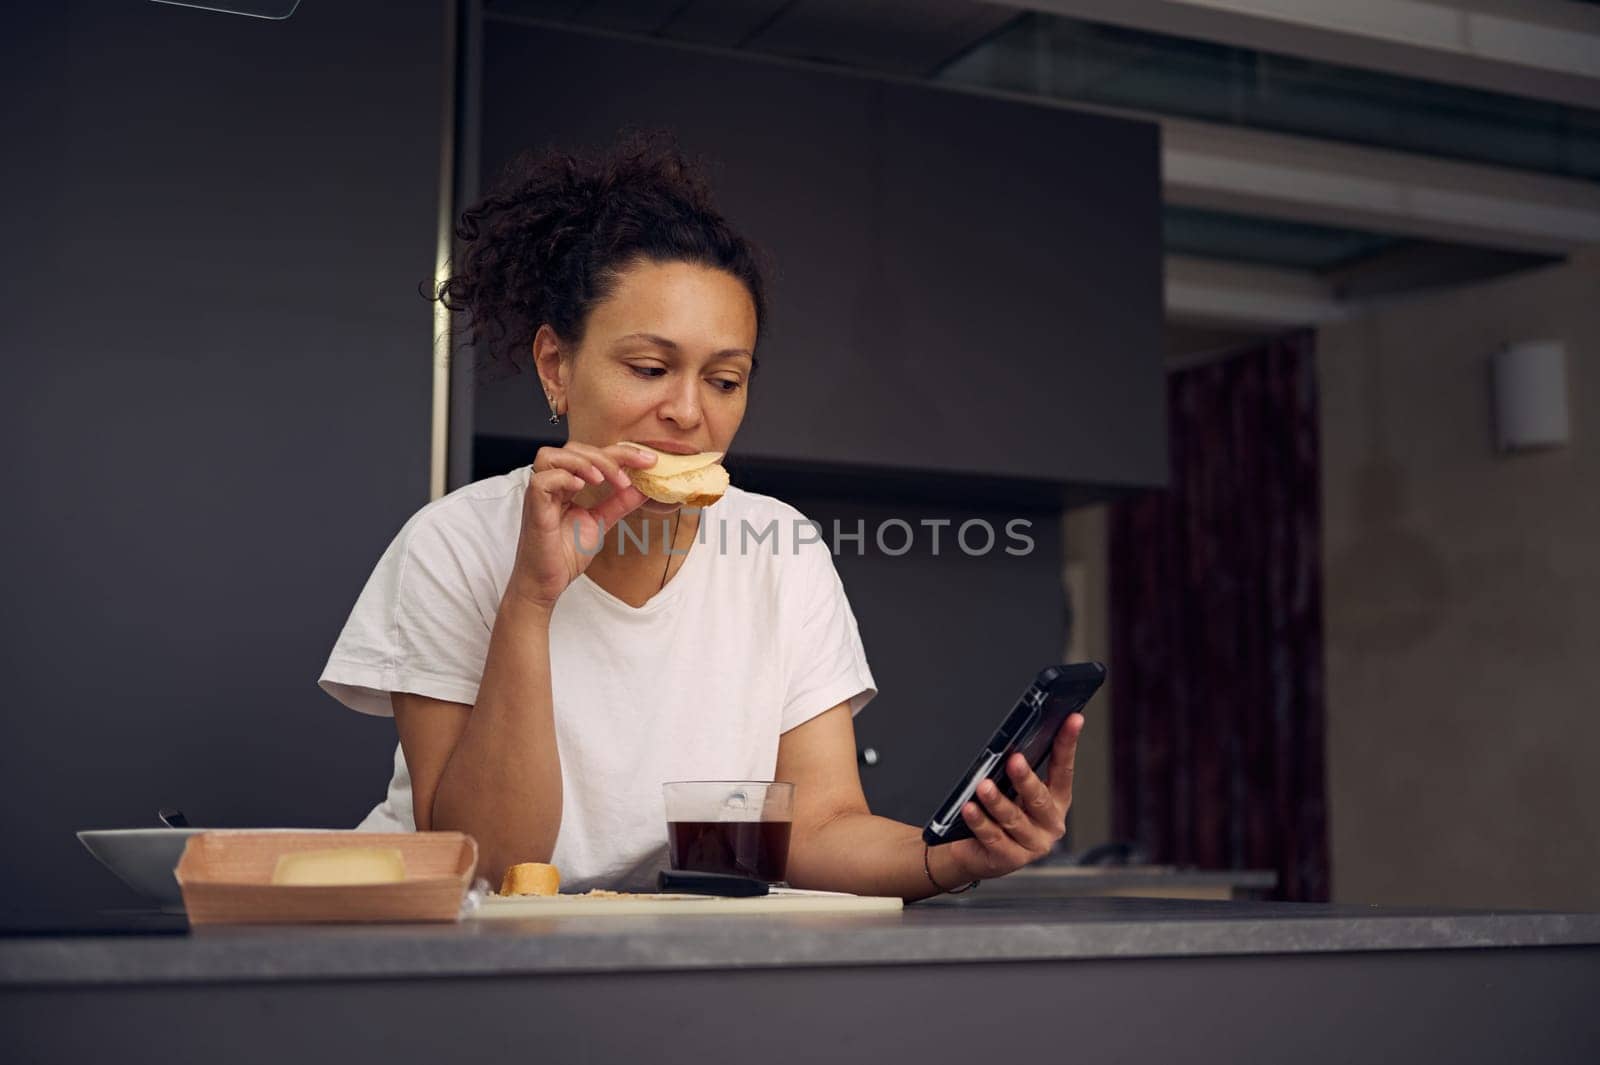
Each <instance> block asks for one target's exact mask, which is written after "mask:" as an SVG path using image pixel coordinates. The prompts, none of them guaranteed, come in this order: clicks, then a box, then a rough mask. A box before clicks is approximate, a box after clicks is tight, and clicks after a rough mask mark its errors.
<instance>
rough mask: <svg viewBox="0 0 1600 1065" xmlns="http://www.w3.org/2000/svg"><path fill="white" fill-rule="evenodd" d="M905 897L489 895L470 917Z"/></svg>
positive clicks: (879, 902)
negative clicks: (731, 897)
mask: <svg viewBox="0 0 1600 1065" xmlns="http://www.w3.org/2000/svg"><path fill="white" fill-rule="evenodd" d="M903 907H904V903H903V902H902V901H901V900H900V899H897V898H889V897H883V896H876V895H845V894H840V893H838V892H833V891H800V890H796V889H793V888H774V889H773V891H772V893H771V894H769V895H762V896H758V897H756V898H750V899H728V898H722V897H720V896H717V895H675V894H666V893H662V894H659V895H510V896H501V895H489V896H486V897H485V898H484V899H483V902H482V904H481V905H479V907H478V908H477V909H476V910H474V911H473V912H472V913H470V914H468V915H467V916H468V917H469V918H478V919H492V918H497V917H639V916H657V915H662V914H679V913H687V914H700V915H702V916H716V917H725V916H728V915H731V914H750V915H763V914H774V913H898V912H899V911H900V910H901V909H902V908H903Z"/></svg>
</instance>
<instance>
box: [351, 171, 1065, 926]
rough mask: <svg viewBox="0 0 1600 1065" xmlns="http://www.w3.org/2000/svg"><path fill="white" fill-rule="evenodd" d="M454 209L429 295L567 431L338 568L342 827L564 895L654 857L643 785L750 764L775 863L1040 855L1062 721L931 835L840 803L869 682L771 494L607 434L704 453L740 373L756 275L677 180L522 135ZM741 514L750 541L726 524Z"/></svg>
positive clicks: (719, 439) (876, 866) (848, 620)
mask: <svg viewBox="0 0 1600 1065" xmlns="http://www.w3.org/2000/svg"><path fill="white" fill-rule="evenodd" d="M458 233H459V236H460V237H461V239H462V240H463V241H465V242H466V252H465V255H464V257H463V259H462V260H461V261H460V262H459V263H458V271H457V272H456V273H455V274H454V276H452V277H451V278H450V279H449V280H448V281H447V282H446V283H445V284H444V285H443V286H442V289H441V291H440V293H439V296H440V298H441V299H443V300H444V301H445V303H446V304H447V305H448V306H450V307H451V308H452V309H453V310H460V311H465V312H467V313H468V314H469V315H470V323H471V327H472V330H473V336H474V339H475V340H476V342H477V345H478V350H479V351H480V352H490V353H506V354H509V355H510V356H512V357H523V358H526V357H531V360H532V364H533V367H534V368H535V369H536V370H537V373H538V378H539V382H540V385H541V387H542V388H543V391H544V398H545V401H546V402H547V403H548V405H549V408H550V411H551V420H552V421H557V420H558V419H559V418H562V417H565V419H566V421H567V442H566V443H565V444H564V445H562V446H560V447H546V448H542V449H540V451H539V453H538V455H537V457H536V458H535V460H534V463H533V465H532V467H531V468H524V469H520V470H517V471H516V472H514V473H510V474H506V475H504V476H501V477H491V478H489V479H487V480H483V481H478V482H476V483H474V484H470V485H467V486H466V487H464V488H461V489H459V490H457V491H455V492H452V493H451V494H450V495H448V496H446V497H445V498H443V499H440V500H437V501H435V502H433V503H431V504H429V505H428V506H426V507H424V508H423V509H422V510H421V511H419V512H418V513H417V514H416V515H415V516H414V517H413V518H412V519H411V520H410V521H409V522H407V523H406V525H405V527H404V528H403V529H402V530H401V531H400V534H399V535H398V536H397V537H396V539H395V541H394V542H393V544H391V545H390V547H389V549H388V551H387V552H386V553H385V554H384V556H383V558H382V560H381V561H380V562H379V563H378V567H377V570H376V572H375V573H374V574H373V576H372V578H371V579H370V580H369V582H368V584H367V586H366V588H365V590H364V591H363V592H362V594H361V597H360V599H359V600H358V602H357V604H356V606H355V609H354V611H353V612H352V614H351V617H350V620H349V622H348V623H347V624H346V626H345V629H344V631H343V633H342V634H341V635H340V637H339V640H338V642H337V644H336V645H335V647H334V650H333V653H332V655H331V657H330V659H329V662H328V666H327V669H326V670H325V671H324V672H323V675H322V678H321V683H322V686H323V687H324V688H325V689H326V690H327V691H328V692H330V693H331V694H332V695H334V696H335V697H336V698H338V699H339V700H341V701H342V702H344V703H345V704H346V705H348V706H350V707H352V708H354V709H356V710H360V711H364V712H366V713H372V714H382V715H387V714H390V713H392V714H393V716H394V719H395V725H396V728H397V730H398V732H399V735H400V746H399V750H398V751H397V752H396V755H395V773H394V778H393V781H392V782H391V784H390V788H389V794H388V798H387V800H386V801H385V802H384V803H382V804H381V805H380V806H379V807H378V808H377V809H375V810H374V811H373V812H372V814H371V815H370V816H369V817H368V818H367V819H366V820H365V821H364V822H363V823H362V826H361V827H362V828H369V829H380V830H381V829H388V830H411V829H420V830H427V829H456V830H460V831H463V832H468V833H471V834H472V835H473V836H475V837H476V838H477V840H478V844H479V848H480V851H479V855H480V865H479V869H480V872H481V873H482V874H483V875H485V876H487V877H489V878H490V879H491V880H492V881H498V878H499V876H500V873H501V872H502V871H503V870H504V869H505V868H506V867H507V866H508V865H511V864H514V863H517V862H525V861H544V862H554V864H556V865H557V866H558V867H560V869H561V870H562V873H563V877H564V880H565V886H570V887H571V888H573V889H576V890H579V891H582V890H585V889H587V888H590V887H600V886H604V887H610V888H624V889H626V888H635V889H637V888H643V887H648V886H651V885H652V884H653V880H654V876H655V872H656V870H657V869H659V868H661V867H662V866H664V865H665V864H666V858H665V813H664V808H663V803H662V795H661V784H662V783H663V782H664V781H668V780H685V779H724V780H726V779H756V780H761V779H776V780H787V781H792V782H793V783H794V784H795V809H794V824H793V828H792V833H791V840H790V851H789V864H788V880H789V882H790V883H791V884H794V885H795V886H797V887H816V888H825V889H832V890H838V891H850V892H856V893H859V894H872V895H898V896H901V897H903V898H905V899H908V900H912V899H918V898H924V897H927V896H929V895H933V894H937V893H939V892H941V891H948V890H952V889H956V888H958V887H960V886H961V885H964V884H968V883H971V882H975V881H977V880H981V879H983V878H986V877H994V876H999V875H1001V874H1004V873H1008V872H1011V871H1012V870H1014V869H1017V868H1019V867H1021V866H1022V865H1025V864H1026V863H1028V862H1030V861H1033V860H1034V859H1036V858H1038V857H1040V856H1042V855H1044V854H1046V853H1048V852H1049V850H1050V849H1051V848H1052V846H1053V845H1054V844H1055V842H1056V840H1058V839H1059V838H1060V837H1061V835H1062V831H1063V825H1064V819H1065V816H1066V811H1067V808H1068V806H1069V805H1070V803H1071V785H1072V763H1073V756H1074V753H1075V751H1076V746H1077V735H1078V733H1079V731H1080V730H1081V729H1082V724H1083V719H1082V717H1081V716H1077V715H1075V716H1074V717H1073V718H1072V719H1071V720H1069V723H1068V725H1067V727H1066V728H1064V729H1063V730H1062V732H1061V734H1060V738H1059V740H1058V742H1057V748H1056V750H1055V751H1054V753H1053V764H1054V765H1057V766H1060V767H1062V772H1060V773H1059V774H1055V773H1053V774H1052V776H1054V777H1055V778H1056V779H1053V780H1052V781H1050V782H1049V783H1048V784H1046V783H1045V782H1044V781H1041V780H1040V779H1039V778H1038V777H1037V776H1036V775H1035V774H1034V773H1033V772H1032V770H1031V769H1030V768H1029V767H1028V765H1027V762H1026V759H1024V758H1023V757H1022V756H1021V755H1020V754H1019V755H1015V756H1014V757H1013V762H1014V764H1012V765H1010V766H1008V770H1009V772H1010V773H1011V776H1012V779H1013V780H1014V781H1015V783H1016V785H1017V788H1018V800H1017V802H1016V803H1013V802H1011V801H1009V800H1007V799H1006V798H1004V797H1003V796H1002V795H1000V794H999V793H998V790H997V789H995V788H994V787H993V785H992V784H988V783H985V784H984V786H983V787H982V788H981V789H980V792H979V795H978V800H979V801H978V802H973V803H968V804H967V807H966V810H965V816H966V818H967V821H968V823H969V824H970V825H971V826H972V829H973V832H974V834H975V835H974V838H972V839H968V840H962V841H960V842H957V843H953V844H948V845H945V846H940V847H936V848H933V849H931V850H930V849H929V848H927V847H926V846H925V845H924V844H923V843H922V840H921V837H920V831H919V830H918V829H917V828H916V827H913V826H911V825H906V824H901V823H898V822H895V821H891V820H888V819H886V818H882V817H876V816H874V815H872V814H871V813H870V812H869V811H868V809H867V803H866V800H865V798H864V796H863V795H862V791H861V783H860V779H859V777H858V775H857V772H856V760H855V753H856V746H855V736H854V728H853V725H852V715H853V714H855V713H858V712H859V711H860V710H861V708H862V707H863V706H865V705H866V703H867V702H868V700H870V699H871V698H872V696H873V695H874V694H875V693H876V690H875V688H874V686H873V679H872V675H871V673H870V672H869V670H868V668H867V663H866V656H865V653H864V652H863V650H862V647H861V640H860V637H859V635H858V634H857V630H856V622H855V617H854V615H853V614H852V613H851V610H850V606H849V603H848V602H847V600H846V599H845V595H844V589H843V587H842V586H841V584H840V582H839V578H838V576H837V574H836V573H835V571H834V567H833V560H832V557H831V556H830V555H829V553H828V550H827V548H826V547H825V546H824V545H823V544H822V543H820V542H817V541H816V538H815V537H807V536H803V535H800V534H799V533H798V531H797V530H796V529H795V523H796V521H800V520H803V519H801V518H800V515H799V514H798V512H796V511H795V510H794V509H793V508H791V507H789V506H787V505H785V504H783V503H781V502H779V501H778V500H775V499H772V498H769V497H767V496H762V495H756V494H753V493H749V492H743V491H741V490H739V489H738V488H737V487H732V488H730V489H729V490H728V492H727V494H726V495H724V496H723V497H722V498H721V499H720V500H718V501H717V502H716V503H714V504H712V505H711V506H709V507H707V508H705V509H704V510H702V511H696V510H692V509H688V508H682V507H677V506H672V505H665V504H660V503H657V502H654V501H651V500H647V499H646V498H645V497H644V496H643V495H642V494H641V493H640V492H639V491H638V490H637V489H636V488H634V487H633V485H632V483H631V481H630V480H629V478H628V476H627V473H626V470H628V469H630V468H633V469H643V468H647V467H649V466H650V465H652V464H654V462H655V461H656V460H655V458H654V456H653V455H651V454H649V453H647V452H644V451H641V450H638V449H635V448H630V447H628V446H626V445H625V444H623V443H621V441H636V442H639V443H643V444H647V445H649V446H650V447H653V448H655V449H657V450H660V451H666V452H681V453H686V454H687V453H694V452H702V451H721V452H727V451H729V450H731V448H732V446H733V441H734V437H735V436H736V434H737V433H738V431H739V426H740V423H741V422H742V421H743V418H744V413H745V403H746V398H747V396H748V395H749V389H750V387H751V383H752V379H753V377H754V376H755V370H756V344H757V339H758V337H759V336H760V335H761V332H762V326H763V325H764V324H765V315H766V300H765V282H764V280H763V276H762V271H761V269H760V267H759V266H758V262H757V257H756V254H755V252H754V250H753V249H752V248H751V246H750V245H749V244H748V243H747V242H746V241H745V240H744V239H743V238H742V237H740V236H739V235H738V234H737V233H735V232H734V231H733V230H732V229H731V228H730V227H729V225H728V223H727V222H726V221H725V220H724V219H723V218H722V217H721V216H720V215H719V214H718V213H717V212H716V210H715V208H714V207H713V205H712V202H711V197H710V194H709V192H708V190H707V187H706V184H705V181H704V179H703V178H702V177H701V176H700V175H699V174H698V173H697V172H696V171H695V170H694V169H692V168H691V167H690V166H689V165H688V164H687V163H686V162H685V161H684V160H683V158H682V157H681V156H680V155H679V154H678V153H677V151H676V150H675V149H673V148H672V147H671V146H670V145H668V146H661V145H658V144H656V143H654V142H652V141H650V140H641V141H634V142H631V143H629V144H627V145H625V146H623V147H622V148H621V149H619V150H617V151H614V152H613V153H612V154H611V155H609V156H608V157H605V158H600V159H595V160H583V159H578V158H574V157H570V156H565V155H561V154H554V153H551V154H545V155H543V156H524V157H523V158H522V159H520V160H519V161H518V162H517V163H516V164H514V165H513V167H512V168H511V169H510V170H509V171H508V172H507V174H506V176H505V177H504V178H503V179H502V182H501V184H500V185H499V186H498V187H497V188H496V190H495V191H494V192H493V193H492V194H491V195H490V196H488V197H487V198H486V199H485V200H484V201H483V202H482V203H480V204H479V205H477V206H476V207H474V208H473V209H471V210H469V211H467V212H466V213H465V215H464V216H463V218H462V221H461V225H460V227H459V231H458ZM745 523H748V524H749V526H750V527H751V528H752V529H755V530H758V531H760V530H765V529H766V528H767V527H769V526H775V527H776V530H777V537H778V539H777V541H772V540H770V539H769V540H767V541H758V543H757V545H756V547H755V548H754V549H753V550H752V549H750V547H749V546H748V543H747V542H746V543H745V544H740V543H739V542H738V537H739V534H740V532H741V531H742V529H743V528H744V525H745ZM619 526H625V527H626V528H619ZM713 530H714V531H713ZM730 532H731V535H729V533H730ZM623 533H632V534H633V535H631V536H629V535H623ZM652 533H653V536H652ZM708 533H710V535H708Z"/></svg>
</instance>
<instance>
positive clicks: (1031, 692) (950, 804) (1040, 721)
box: [922, 662, 1106, 847]
mask: <svg viewBox="0 0 1600 1065" xmlns="http://www.w3.org/2000/svg"><path fill="white" fill-rule="evenodd" d="M1105 679H1106V667H1105V666H1103V665H1101V664H1100V663H1099V662H1079V663H1076V664H1073V665H1065V666H1051V667H1050V668H1048V669H1045V670H1043V671H1041V672H1040V673H1039V675H1038V676H1037V677H1035V678H1034V679H1033V683H1032V684H1030V685H1028V690H1027V691H1025V692H1023V693H1022V697H1021V698H1020V699H1018V700H1017V705H1016V706H1014V707H1013V708H1012V710H1011V712H1010V713H1009V714H1007V715H1006V719H1005V720H1004V721H1002V722H1001V723H1000V727H999V728H997V729H995V732H994V736H993V737H991V738H990V740H989V742H988V743H986V744H984V745H983V752H982V753H981V754H979V755H978V757H977V759H976V760H975V761H974V762H973V763H972V768H971V769H968V770H967V771H966V772H965V773H964V774H962V776H961V779H960V780H959V781H958V782H957V783H956V786H955V787H954V788H953V789H952V790H951V792H950V794H949V795H948V796H946V797H945V800H944V802H942V803H940V804H939V808H938V809H937V810H935V811H934V812H933V816H932V817H930V818H928V823H927V825H926V826H925V827H924V828H923V830H922V839H923V842H925V843H927V844H928V845H929V846H933V847H937V846H938V845H939V844H941V843H954V842H955V841H956V840H958V839H970V838H971V837H972V829H971V828H969V827H967V822H966V820H965V819H964V818H963V817H962V816H961V807H963V806H965V805H966V803H967V801H968V800H969V799H972V798H973V796H975V795H976V794H977V791H978V784H979V783H980V782H982V781H983V779H984V778H985V777H987V778H988V779H990V780H992V781H994V782H995V784H996V785H997V786H999V788H1000V793H1001V794H1002V795H1004V796H1005V797H1006V798H1008V799H1015V798H1016V797H1017V789H1016V787H1015V786H1014V785H1013V784H1012V783H1011V777H1010V776H1008V775H1007V774H1006V762H1007V761H1008V760H1009V759H1010V758H1011V753H1012V752H1013V751H1021V752H1022V753H1023V754H1024V755H1026V756H1027V759H1028V764H1029V765H1031V766H1032V767H1033V771H1034V772H1035V773H1040V775H1043V774H1042V772H1041V769H1042V767H1043V766H1044V764H1045V763H1046V762H1047V761H1049V760H1050V747H1051V745H1052V744H1053V743H1055V739H1056V733H1057V732H1060V731H1061V726H1062V725H1065V724H1066V723H1067V718H1069V717H1071V716H1072V715H1073V714H1075V713H1081V712H1082V711H1083V708H1084V706H1085V705H1086V704H1087V703H1088V702H1089V699H1090V698H1091V697H1092V696H1093V695H1094V693H1095V692H1097V691H1099V690H1100V685H1101V684H1102V683H1104V681H1105ZM980 805H981V804H980Z"/></svg>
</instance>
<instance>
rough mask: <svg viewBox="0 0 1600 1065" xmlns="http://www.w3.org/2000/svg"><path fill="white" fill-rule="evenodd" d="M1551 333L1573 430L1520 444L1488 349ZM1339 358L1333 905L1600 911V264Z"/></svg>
mask: <svg viewBox="0 0 1600 1065" xmlns="http://www.w3.org/2000/svg"><path fill="white" fill-rule="evenodd" d="M1541 338H1554V339H1560V340H1564V341H1565V342H1566V344H1567V359H1568V388H1569V393H1568V394H1569V402H1570V407H1571V416H1572V424H1573V438H1572V443H1571V445H1570V446H1568V447H1566V448H1563V449H1560V450H1553V451H1547V452H1541V453H1532V454H1519V455H1512V456H1500V455H1497V454H1495V453H1494V451H1493V446H1492V435H1491V426H1490V421H1489V378H1488V369H1487V363H1486V360H1487V359H1488V358H1489V356H1490V354H1491V353H1492V352H1494V351H1495V350H1496V349H1497V348H1499V347H1501V346H1503V345H1504V344H1506V343H1507V342H1511V341H1517V340H1532V339H1541ZM1317 358H1318V364H1319V374H1320V386H1321V400H1322V449H1323V500H1324V515H1323V529H1324V560H1325V568H1324V582H1325V583H1324V589H1325V590H1324V595H1325V600H1324V601H1325V609H1326V619H1327V642H1326V662H1327V681H1328V689H1327V706H1328V779H1329V817H1330V825H1329V829H1330V841H1331V846H1332V865H1333V894H1334V898H1335V899H1336V900H1338V901H1347V902H1377V903H1438V904H1444V905H1460V906H1506V907H1514V906H1525V907H1584V908H1593V909H1600V255H1591V256H1589V257H1588V258H1587V259H1586V260H1584V261H1581V262H1576V263H1574V264H1569V265H1566V266H1561V267H1555V268H1550V269H1546V270H1540V271H1536V272H1530V273H1525V274H1521V275H1517V276H1514V277H1511V278H1508V279H1505V280H1502V281H1498V282H1491V283H1487V284H1483V285H1478V286H1474V287H1471V288H1464V289H1459V290H1456V291H1453V292H1449V293H1445V294H1439V295H1431V296H1422V297H1415V298H1411V299H1408V300H1406V301H1404V302H1402V303H1398V304H1395V305H1393V306H1390V307H1387V308H1384V309H1381V310H1377V311H1374V312H1372V313H1369V314H1366V315H1364V316H1362V317H1360V318H1358V319H1356V320H1353V321H1350V322H1346V323H1341V324H1337V325H1333V326H1330V327H1327V328H1324V329H1323V330H1322V331H1321V334H1320V341H1319V345H1318V353H1317Z"/></svg>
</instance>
